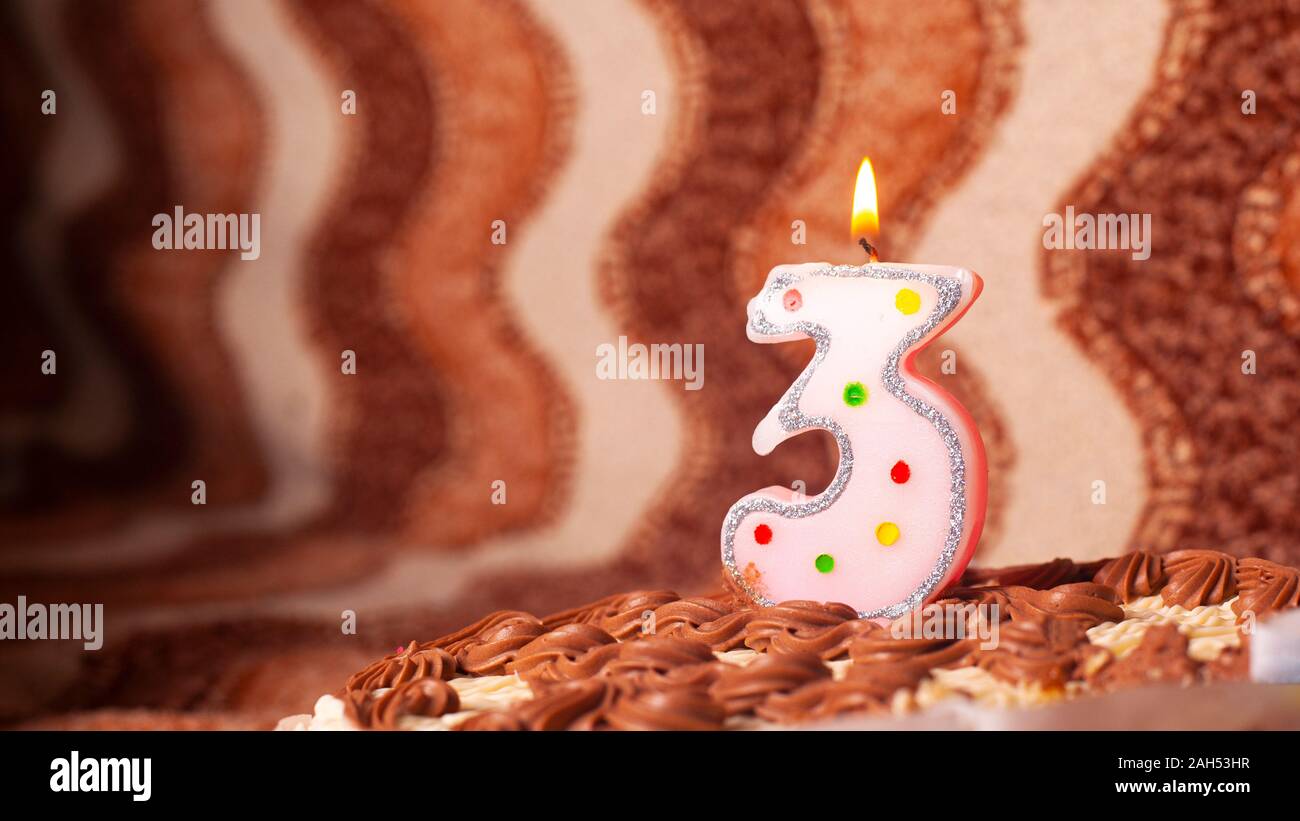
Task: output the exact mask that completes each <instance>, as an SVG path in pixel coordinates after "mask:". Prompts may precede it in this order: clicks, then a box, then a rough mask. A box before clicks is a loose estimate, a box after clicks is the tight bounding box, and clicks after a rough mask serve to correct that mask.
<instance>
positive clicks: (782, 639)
mask: <svg viewBox="0 0 1300 821" xmlns="http://www.w3.org/2000/svg"><path fill="white" fill-rule="evenodd" d="M882 629H883V628H881V626H880V625H878V624H876V623H875V622H874V621H871V620H869V619H854V620H852V621H846V622H841V623H840V624H837V625H835V626H834V627H827V628H825V629H823V630H813V631H806V632H801V633H775V634H773V636H772V638H771V639H770V641H769V642H768V645H767V652H769V653H777V654H781V653H815V654H816V655H818V656H820V657H821V658H822V659H824V660H826V661H833V660H835V659H841V658H844V657H845V656H846V655H848V653H849V647H850V646H851V645H852V644H853V642H854V640H856V639H857V638H858V637H860V636H868V635H871V634H873V633H876V632H878V631H880V630H882Z"/></svg>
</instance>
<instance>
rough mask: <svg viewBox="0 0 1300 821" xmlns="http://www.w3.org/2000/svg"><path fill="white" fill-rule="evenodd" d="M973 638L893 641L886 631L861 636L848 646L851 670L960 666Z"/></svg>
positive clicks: (969, 650) (973, 647) (973, 641)
mask: <svg viewBox="0 0 1300 821" xmlns="http://www.w3.org/2000/svg"><path fill="white" fill-rule="evenodd" d="M976 644H977V642H976V641H975V640H974V639H963V640H961V641H956V640H954V639H926V638H901V639H896V638H893V637H892V636H890V635H889V633H888V632H887V631H885V630H880V631H879V632H877V633H873V634H871V635H868V636H862V637H860V638H858V639H857V640H855V641H854V642H853V643H852V644H850V645H849V658H851V659H853V667H851V668H849V669H850V670H852V669H853V668H858V667H869V666H875V665H888V664H898V663H914V662H915V663H920V664H921V665H922V666H923V667H927V668H928V667H950V666H953V665H957V664H960V663H961V662H962V661H963V660H965V658H966V657H967V656H968V655H970V653H971V652H972V651H973V650H974V649H975V646H976Z"/></svg>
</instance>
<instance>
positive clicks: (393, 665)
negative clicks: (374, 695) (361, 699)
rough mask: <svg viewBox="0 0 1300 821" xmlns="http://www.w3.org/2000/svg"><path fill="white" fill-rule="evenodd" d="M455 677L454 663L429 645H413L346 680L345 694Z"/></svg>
mask: <svg viewBox="0 0 1300 821" xmlns="http://www.w3.org/2000/svg"><path fill="white" fill-rule="evenodd" d="M455 676H456V659H455V657H453V656H452V655H451V653H448V652H447V651H446V650H443V649H442V648H441V647H435V646H432V645H429V644H416V643H415V642H414V641H413V642H411V643H410V644H409V645H407V646H406V648H405V649H403V650H402V651H401V652H398V653H392V654H390V655H387V656H384V657H383V658H382V659H380V660H379V661H376V662H374V663H372V664H370V665H369V666H367V667H366V668H365V669H364V670H362V671H361V672H359V673H354V674H353V675H352V677H351V678H349V679H348V681H347V685H346V688H347V689H348V690H379V689H382V688H384V687H396V686H397V685H399V684H405V683H406V682H408V681H412V680H414V679H418V678H436V679H444V680H450V679H452V678H455Z"/></svg>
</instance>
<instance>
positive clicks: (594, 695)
mask: <svg viewBox="0 0 1300 821" xmlns="http://www.w3.org/2000/svg"><path fill="white" fill-rule="evenodd" d="M618 695H619V691H618V688H617V687H616V686H615V685H613V684H612V683H610V682H609V681H606V680H605V679H599V678H594V679H585V680H582V681H565V682H561V683H559V684H553V685H550V686H547V687H545V688H544V689H543V690H542V691H541V692H540V693H539V694H538V695H537V697H536V698H534V699H533V700H532V701H526V702H524V703H523V704H520V705H519V706H518V707H516V708H514V710H512V712H513V713H514V717H515V719H516V720H518V721H519V723H520V724H521V725H522V726H523V728H524V729H526V730H592V729H595V728H596V727H597V726H598V725H599V724H600V722H601V721H602V720H603V719H604V717H605V714H606V712H608V710H609V708H610V706H611V705H612V704H613V703H614V701H615V699H617V698H618Z"/></svg>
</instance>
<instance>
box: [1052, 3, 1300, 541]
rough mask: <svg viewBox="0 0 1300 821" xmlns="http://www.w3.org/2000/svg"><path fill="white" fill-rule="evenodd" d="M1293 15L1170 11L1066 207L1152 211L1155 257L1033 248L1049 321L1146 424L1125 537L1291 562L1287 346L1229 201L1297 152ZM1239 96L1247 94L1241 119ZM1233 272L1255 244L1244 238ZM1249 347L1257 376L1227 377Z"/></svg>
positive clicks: (1296, 392)
mask: <svg viewBox="0 0 1300 821" xmlns="http://www.w3.org/2000/svg"><path fill="white" fill-rule="evenodd" d="M1297 60H1300V15H1297V13H1295V12H1288V11H1284V10H1282V9H1280V8H1279V7H1278V6H1277V4H1274V3H1268V2H1234V3H1208V4H1193V3H1180V4H1178V5H1177V6H1176V7H1175V10H1174V13H1173V18H1172V20H1171V22H1170V24H1169V30H1168V32H1167V33H1166V46H1165V50H1164V53H1163V55H1162V58H1161V61H1160V64H1159V65H1160V69H1159V70H1160V75H1161V76H1160V82H1159V84H1158V85H1156V86H1154V87H1153V89H1152V91H1151V93H1150V94H1149V95H1148V96H1147V98H1146V99H1144V100H1143V101H1142V103H1141V104H1140V105H1139V107H1138V109H1137V111H1136V112H1135V114H1134V116H1133V118H1132V120H1131V122H1130V125H1129V127H1128V129H1127V130H1126V131H1125V133H1123V134H1122V135H1121V136H1120V137H1119V138H1118V139H1117V142H1116V145H1115V146H1114V149H1113V150H1112V151H1111V152H1110V153H1109V154H1107V155H1106V156H1105V157H1104V158H1102V159H1101V160H1099V161H1098V162H1097V163H1096V164H1095V165H1094V166H1093V167H1092V169H1090V170H1089V172H1088V173H1087V174H1086V175H1085V176H1084V178H1083V180H1082V181H1081V182H1080V183H1079V184H1078V186H1077V187H1076V189H1075V190H1074V191H1073V192H1072V193H1071V195H1070V196H1068V197H1066V198H1065V199H1063V200H1062V207H1064V205H1065V204H1073V205H1074V206H1075V208H1076V210H1077V211H1080V212H1091V213H1139V214H1140V213H1150V214H1151V215H1152V228H1153V243H1152V256H1151V259H1150V260H1148V261H1146V262H1137V261H1134V260H1132V259H1131V258H1130V255H1129V254H1128V253H1126V252H1124V253H1102V252H1090V253H1080V252H1073V253H1064V252H1058V253H1051V252H1045V255H1044V284H1045V287H1046V289H1047V291H1048V293H1049V295H1050V296H1052V297H1054V298H1055V299H1057V300H1059V301H1060V302H1061V303H1062V310H1061V314H1060V321H1061V323H1062V325H1063V326H1064V327H1065V328H1066V329H1067V330H1068V331H1069V332H1070V333H1071V334H1073V335H1074V336H1075V337H1076V338H1077V339H1078V340H1079V342H1080V343H1081V344H1082V345H1083V346H1084V347H1085V349H1086V350H1087V351H1088V352H1089V353H1090V355H1092V356H1093V357H1094V358H1095V359H1096V360H1098V361H1099V362H1101V363H1102V364H1103V365H1104V366H1105V368H1106V370H1107V372H1108V373H1109V374H1110V375H1111V376H1112V378H1113V379H1115V380H1116V381H1117V382H1118V383H1119V385H1120V387H1121V389H1122V390H1123V392H1124V394H1125V396H1126V397H1127V400H1128V402H1129V404H1130V406H1131V407H1132V409H1133V412H1134V414H1135V415H1136V416H1137V417H1138V419H1139V420H1140V421H1141V424H1142V426H1143V430H1144V439H1145V443H1144V447H1145V458H1146V463H1147V467H1148V476H1149V481H1150V484H1151V492H1150V501H1149V502H1148V505H1147V508H1146V510H1145V511H1144V512H1143V516H1142V519H1141V522H1140V525H1139V527H1138V529H1137V531H1136V533H1135V534H1134V537H1133V540H1132V544H1131V546H1132V547H1133V548H1146V549H1152V548H1155V549H1157V550H1162V551H1163V550H1169V549H1171V548H1174V547H1194V546H1212V547H1214V548H1218V549H1222V550H1225V551H1227V552H1229V553H1232V554H1235V555H1238V556H1244V555H1254V556H1261V557H1266V558H1269V559H1272V560H1274V561H1280V562H1286V561H1292V562H1294V561H1295V559H1296V557H1297V556H1298V555H1300V439H1297V438H1296V436H1295V435H1294V430H1293V427H1294V420H1295V408H1296V407H1298V406H1300V340H1297V338H1296V336H1295V335H1294V334H1293V333H1289V332H1288V331H1287V329H1286V327H1285V322H1284V320H1283V318H1282V316H1281V314H1280V313H1279V312H1278V311H1277V310H1275V309H1271V308H1270V307H1269V306H1268V305H1267V304H1261V302H1260V301H1259V300H1258V299H1257V298H1256V296H1253V295H1252V294H1251V293H1250V292H1249V291H1248V289H1247V288H1244V287H1243V284H1242V279H1241V277H1240V276H1239V272H1238V271H1237V270H1236V268H1235V266H1234V262H1235V261H1234V256H1233V250H1234V230H1235V229H1236V227H1237V226H1238V223H1239V219H1238V216H1239V215H1238V212H1237V209H1238V207H1239V206H1238V203H1239V202H1240V201H1241V200H1242V197H1243V195H1244V194H1245V193H1246V192H1247V191H1250V190H1251V187H1252V185H1255V184H1256V183H1257V181H1259V180H1260V179H1261V178H1265V177H1266V176H1267V175H1268V174H1269V172H1270V168H1273V167H1276V166H1277V164H1278V163H1280V162H1282V163H1285V162H1290V163H1294V162H1296V151H1295V140H1296V137H1297V133H1298V132H1300V75H1297V74H1296V72H1295V71H1294V66H1295V65H1296V63H1297ZM1243 88H1253V89H1255V90H1256V92H1257V93H1258V95H1259V100H1260V105H1259V108H1258V112H1257V113H1256V114H1254V115H1253V116H1246V115H1243V114H1242V112H1241V110H1240V105H1241V92H1242V90H1243ZM1242 250H1244V251H1245V257H1246V262H1247V266H1248V267H1249V266H1250V264H1251V263H1250V259H1249V258H1250V257H1251V256H1252V255H1253V254H1254V253H1258V252H1259V251H1257V250H1252V249H1250V248H1243V249H1242ZM1247 349H1249V350H1253V351H1255V352H1256V354H1257V356H1258V361H1259V372H1258V373H1257V374H1255V375H1244V374H1243V373H1242V372H1241V361H1242V360H1241V353H1242V351H1244V350H1247Z"/></svg>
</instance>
